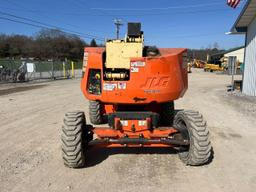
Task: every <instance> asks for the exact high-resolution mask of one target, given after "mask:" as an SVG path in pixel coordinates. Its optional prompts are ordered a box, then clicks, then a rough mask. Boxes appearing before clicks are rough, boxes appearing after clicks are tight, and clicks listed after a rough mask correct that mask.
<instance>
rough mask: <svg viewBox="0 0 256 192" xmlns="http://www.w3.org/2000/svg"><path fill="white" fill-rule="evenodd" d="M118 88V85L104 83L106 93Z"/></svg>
mask: <svg viewBox="0 0 256 192" xmlns="http://www.w3.org/2000/svg"><path fill="white" fill-rule="evenodd" d="M116 88H117V84H116V83H104V84H103V90H104V91H113V90H115V89H116Z"/></svg>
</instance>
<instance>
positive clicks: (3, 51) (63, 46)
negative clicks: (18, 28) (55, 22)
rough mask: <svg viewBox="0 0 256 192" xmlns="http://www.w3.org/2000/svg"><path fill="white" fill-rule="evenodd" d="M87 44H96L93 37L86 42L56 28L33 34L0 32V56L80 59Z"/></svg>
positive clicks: (95, 45) (93, 45)
mask: <svg viewBox="0 0 256 192" xmlns="http://www.w3.org/2000/svg"><path fill="white" fill-rule="evenodd" d="M87 46H92V47H97V46H98V45H97V43H96V41H95V39H92V40H91V42H90V43H87V42H85V41H84V40H83V39H81V38H80V37H78V36H76V35H70V34H67V33H65V32H62V31H60V30H57V29H42V30H41V31H39V32H38V33H36V34H35V35H34V36H26V35H5V34H0V58H34V59H40V60H46V59H55V60H65V59H70V60H82V58H83V51H84V47H87Z"/></svg>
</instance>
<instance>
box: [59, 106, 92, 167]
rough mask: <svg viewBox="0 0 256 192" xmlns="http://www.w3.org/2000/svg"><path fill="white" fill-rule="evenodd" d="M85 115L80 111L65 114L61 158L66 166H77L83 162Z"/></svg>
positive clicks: (82, 164)
mask: <svg viewBox="0 0 256 192" xmlns="http://www.w3.org/2000/svg"><path fill="white" fill-rule="evenodd" d="M86 133H87V132H86V120H85V115H84V113H83V112H81V111H75V112H68V113H66V114H65V117H64V120H63V126H62V133H61V141H62V145H61V146H62V158H63V161H64V164H65V165H66V166H67V167H71V168H79V167H83V166H84V163H85V153H84V150H85V144H86V142H85V140H84V139H85V138H86V137H85V135H86Z"/></svg>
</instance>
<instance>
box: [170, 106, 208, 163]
mask: <svg viewBox="0 0 256 192" xmlns="http://www.w3.org/2000/svg"><path fill="white" fill-rule="evenodd" d="M180 122H183V123H184V125H185V128H186V131H187V133H188V137H189V141H190V145H189V149H188V150H187V151H182V152H180V153H179V157H180V159H181V160H182V162H184V163H185V164H186V165H192V166H196V165H203V164H205V163H207V162H209V160H210V157H211V149H212V147H211V143H210V140H209V131H208V129H207V126H206V122H205V121H204V119H203V116H202V115H201V114H200V113H199V112H197V111H192V110H189V111H180V112H178V113H177V114H176V115H175V118H174V127H175V128H177V129H178V130H181V131H182V127H181V126H180V124H179V123H180ZM183 131H184V130H183Z"/></svg>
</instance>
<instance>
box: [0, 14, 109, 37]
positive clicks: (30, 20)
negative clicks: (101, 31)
mask: <svg viewBox="0 0 256 192" xmlns="http://www.w3.org/2000/svg"><path fill="white" fill-rule="evenodd" d="M0 14H2V15H6V16H11V17H14V18H17V19H22V20H25V21H29V22H32V23H36V24H40V26H41V27H44V28H48V29H51V28H55V29H59V30H61V31H64V32H68V33H72V34H75V35H79V36H82V37H86V38H90V39H93V38H94V39H97V40H100V41H104V39H105V38H102V37H98V36H95V35H91V34H85V33H80V32H77V31H73V30H70V29H66V28H63V27H58V26H55V25H51V24H47V23H43V22H40V21H36V20H33V19H30V18H25V17H20V16H17V15H13V14H9V13H6V12H2V11H0ZM16 21H17V20H16ZM24 23H26V22H23V24H24ZM37 26H39V25H37Z"/></svg>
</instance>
